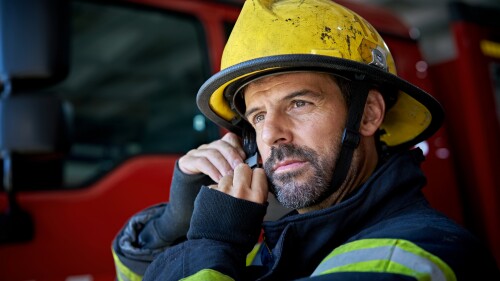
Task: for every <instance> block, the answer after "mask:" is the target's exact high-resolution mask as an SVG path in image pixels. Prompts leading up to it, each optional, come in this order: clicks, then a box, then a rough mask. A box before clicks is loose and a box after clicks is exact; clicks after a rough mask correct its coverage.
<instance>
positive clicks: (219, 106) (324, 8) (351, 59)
mask: <svg viewBox="0 0 500 281" xmlns="http://www.w3.org/2000/svg"><path fill="white" fill-rule="evenodd" d="M288 71H321V72H329V73H333V74H338V75H341V76H347V77H351V76H354V75H362V76H363V77H366V79H367V80H368V81H370V82H371V83H373V84H376V85H379V86H382V87H387V88H389V89H393V90H394V91H395V92H397V100H396V102H395V104H394V105H393V106H392V107H391V108H390V109H389V110H388V112H387V113H386V117H385V119H384V122H383V124H382V125H381V132H382V133H381V136H380V139H381V141H382V142H384V143H385V144H386V145H387V146H389V147H401V146H404V147H409V146H411V145H414V144H416V143H418V142H420V141H422V140H424V139H426V138H427V137H429V136H431V135H432V134H433V133H435V131H436V130H437V129H438V128H439V127H440V126H441V123H442V120H443V110H442V108H441V105H440V104H439V103H438V102H437V101H436V100H435V99H434V98H433V97H432V96H430V95H429V94H427V93H426V92H425V91H423V90H421V89H419V88H418V87H416V86H414V85H412V84H410V83H409V82H407V81H405V80H403V79H401V78H399V77H398V76H397V75H396V67H395V64H394V61H393V58H392V55H391V53H390V51H389V49H388V47H387V45H386V44H385V42H384V40H383V39H382V37H381V36H380V35H379V34H378V32H377V31H376V30H375V28H374V27H373V26H372V25H371V24H369V23H368V22H367V21H366V20H364V19H363V18H362V17H361V16H359V15H358V14H356V13H354V12H353V11H351V10H349V9H347V8H345V7H343V6H341V5H338V4H336V3H334V2H332V1H330V0H247V1H246V2H245V4H244V6H243V8H242V10H241V13H240V16H239V17H238V20H237V21H236V24H235V26H234V28H233V31H232V33H231V35H230V37H229V39H228V42H227V44H226V47H225V49H224V53H223V56H222V64H221V71H220V72H218V73H216V74H215V75H213V76H212V77H211V78H210V79H208V80H207V81H206V82H205V83H204V84H203V85H202V87H201V88H200V90H199V92H198V96H197V104H198V107H199V108H200V110H201V111H202V112H203V113H204V114H205V115H206V116H207V117H208V118H209V119H210V120H212V121H214V122H215V123H217V124H218V125H220V126H222V127H224V128H226V129H228V130H230V131H233V132H236V133H240V132H241V128H242V126H243V122H241V120H242V117H241V114H242V113H244V112H239V111H238V107H237V106H236V105H235V103H237V102H235V92H237V91H238V89H239V88H240V86H241V85H243V84H245V83H248V82H249V81H251V80H253V79H257V78H259V77H261V76H262V75H268V74H270V73H279V72H288ZM383 94H384V93H383Z"/></svg>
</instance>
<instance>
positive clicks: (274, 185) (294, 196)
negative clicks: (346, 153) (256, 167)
mask: <svg viewBox="0 0 500 281" xmlns="http://www.w3.org/2000/svg"><path fill="white" fill-rule="evenodd" d="M333 155H335V153H330V155H324V156H323V158H321V157H320V156H319V155H318V153H316V152H315V151H314V150H312V149H310V148H308V147H304V146H301V147H300V146H296V145H293V144H282V145H279V146H276V147H273V148H272V149H271V156H270V157H269V159H267V161H266V163H264V170H265V171H266V175H267V178H268V179H269V186H270V190H271V192H272V193H273V194H274V195H275V196H276V199H277V200H278V201H279V202H280V203H281V204H282V205H283V206H285V207H287V208H293V209H302V208H306V207H310V206H313V205H316V204H318V203H320V202H321V201H323V200H324V199H326V198H327V197H328V196H329V195H331V194H332V193H333V192H334V191H335V190H332V188H335V189H337V188H338V187H331V186H330V185H331V181H332V174H333V168H334V166H335V164H334V163H335V159H334V157H333ZM285 158H293V159H297V160H300V161H307V162H308V163H309V164H310V165H311V166H312V169H313V171H312V175H311V176H309V177H308V178H307V179H301V182H298V181H297V180H296V179H297V178H298V177H299V176H300V175H301V174H303V173H310V170H307V171H304V170H301V171H292V172H281V173H278V174H275V173H274V171H273V170H272V167H273V166H274V165H275V164H276V163H277V162H279V161H282V160H283V159H285Z"/></svg>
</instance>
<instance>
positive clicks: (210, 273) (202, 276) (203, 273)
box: [181, 269, 234, 281]
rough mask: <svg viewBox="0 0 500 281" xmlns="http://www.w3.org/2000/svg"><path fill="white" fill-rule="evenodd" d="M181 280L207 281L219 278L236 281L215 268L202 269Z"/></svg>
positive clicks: (218, 279) (221, 280)
mask: <svg viewBox="0 0 500 281" xmlns="http://www.w3.org/2000/svg"><path fill="white" fill-rule="evenodd" d="M181 280H186V281H188V280H189V281H193V280H194V281H196V280H201V281H206V280H217V281H234V279H233V278H231V277H229V276H227V275H225V274H222V273H220V272H218V271H216V270H213V269H202V270H200V271H198V272H196V273H195V274H193V275H191V276H188V277H185V278H182V279H181Z"/></svg>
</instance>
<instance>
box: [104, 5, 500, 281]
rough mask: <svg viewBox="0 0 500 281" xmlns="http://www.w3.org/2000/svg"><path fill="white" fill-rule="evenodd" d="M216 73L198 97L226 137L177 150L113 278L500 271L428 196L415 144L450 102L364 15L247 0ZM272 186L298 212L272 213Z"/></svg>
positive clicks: (118, 249)
mask: <svg viewBox="0 0 500 281" xmlns="http://www.w3.org/2000/svg"><path fill="white" fill-rule="evenodd" d="M221 69H222V70H221V71H220V72H218V73H216V74H215V75H214V76H212V77H211V78H210V79H208V80H207V81H206V83H205V84H204V85H203V86H202V87H201V88H200V90H199V92H198V96H197V104H198V107H199V108H200V109H201V111H202V112H203V113H204V114H205V115H206V116H207V117H208V118H209V119H211V120H212V121H214V122H215V123H217V124H218V125H220V126H222V127H223V128H225V129H227V130H228V131H229V132H228V133H227V134H225V135H224V136H223V137H222V138H221V139H220V140H217V141H214V142H212V143H210V144H205V145H202V146H200V147H198V148H197V149H194V150H191V151H190V152H188V153H187V154H186V155H184V156H182V157H181V158H180V159H179V160H178V162H177V164H176V168H175V171H174V177H173V179H172V186H171V193H170V201H169V203H164V204H160V205H156V206H152V207H151V208H148V209H146V210H144V211H142V212H140V213H138V214H137V215H135V216H134V217H132V218H131V219H130V221H129V222H128V223H127V225H126V226H125V227H124V228H123V229H122V231H121V232H120V233H119V234H118V235H117V237H116V238H115V240H114V242H113V253H114V257H115V263H116V267H117V274H118V279H120V280H140V279H143V278H144V279H145V280H179V279H182V278H185V279H183V280H293V279H301V278H305V279H307V278H311V279H314V280H386V279H390V280H482V279H486V278H489V279H492V280H493V279H495V280H500V275H499V272H498V267H497V266H496V264H495V262H494V260H493V258H492V257H491V255H490V253H489V252H488V251H487V250H486V249H485V248H484V247H483V245H482V243H481V241H478V240H477V239H476V238H475V237H474V236H473V235H471V234H470V233H469V232H467V231H466V230H465V229H464V228H462V227H460V226H459V225H458V224H456V223H455V222H453V221H452V220H450V219H449V218H447V217H445V216H444V215H442V214H440V213H439V212H437V211H436V210H434V209H432V208H431V207H430V206H429V204H428V202H427V201H426V200H425V197H424V195H423V194H422V192H421V188H422V187H423V186H424V185H425V182H426V179H425V176H424V175H423V173H422V171H421V170H420V168H419V165H420V163H421V161H423V160H424V157H423V154H422V152H421V150H420V149H418V148H415V145H416V144H418V143H419V142H421V141H423V140H425V139H427V138H428V137H430V136H431V135H432V134H434V133H435V132H436V131H437V130H438V128H439V127H440V126H441V123H442V120H443V115H444V114H443V110H442V108H441V106H440V104H439V103H438V102H437V101H436V100H435V99H434V98H432V97H431V96H430V95H429V94H427V93H426V92H424V91H423V90H421V89H419V88H418V87H416V86H414V85H412V84H410V83H409V82H407V81H405V80H403V79H401V78H399V77H398V76H397V74H396V69H395V64H394V61H393V58H392V56H391V53H390V51H389V49H388V48H387V46H386V44H385V43H384V40H383V39H382V38H381V36H380V35H379V34H378V33H377V31H376V30H375V29H374V28H373V27H372V26H371V25H370V24H369V23H368V22H366V21H365V20H364V19H363V18H361V17H360V16H359V15H357V14H355V13H354V12H352V11H350V10H348V9H346V8H344V7H342V6H340V5H338V4H336V3H334V2H331V1H328V0H281V1H278V0H275V1H273V0H248V1H246V3H245V4H244V6H243V8H242V11H241V14H240V16H239V18H238V20H237V22H236V24H235V26H234V29H233V31H232V33H231V35H230V38H229V40H228V42H227V45H226V48H225V50H224V53H223V57H222V67H221ZM247 158H249V159H250V160H248V161H247V162H245V159H247ZM269 191H270V192H272V193H273V194H274V195H275V197H276V198H277V200H278V201H279V202H280V203H281V204H282V205H284V206H286V207H288V208H291V209H293V211H291V212H290V213H288V214H286V215H285V216H284V217H282V218H281V219H278V220H276V221H264V222H263V218H264V215H265V214H266V210H267V207H268V192H269ZM261 234H262V235H263V236H262V237H263V239H261V240H259V237H261V236H260V235H261ZM259 241H260V242H261V243H259ZM254 245H257V246H255V247H254Z"/></svg>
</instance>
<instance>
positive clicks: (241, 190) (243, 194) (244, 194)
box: [231, 164, 267, 204]
mask: <svg viewBox="0 0 500 281" xmlns="http://www.w3.org/2000/svg"><path fill="white" fill-rule="evenodd" d="M260 170H261V171H255V170H252V169H250V167H249V166H248V165H246V164H240V165H238V166H237V167H236V169H235V170H234V177H233V190H232V192H231V193H232V195H233V196H235V197H238V198H241V199H245V200H248V201H252V202H255V203H259V204H264V203H265V202H266V201H267V180H266V175H265V173H264V171H263V170H262V169H260ZM254 180H255V182H254Z"/></svg>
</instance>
